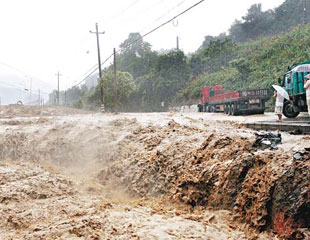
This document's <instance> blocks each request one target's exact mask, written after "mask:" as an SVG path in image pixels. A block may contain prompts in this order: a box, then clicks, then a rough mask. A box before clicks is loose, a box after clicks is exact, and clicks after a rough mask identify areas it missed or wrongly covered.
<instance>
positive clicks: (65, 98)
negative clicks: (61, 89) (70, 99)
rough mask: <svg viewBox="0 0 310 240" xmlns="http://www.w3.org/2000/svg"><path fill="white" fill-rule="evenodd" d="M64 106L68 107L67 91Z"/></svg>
mask: <svg viewBox="0 0 310 240" xmlns="http://www.w3.org/2000/svg"><path fill="white" fill-rule="evenodd" d="M64 105H65V106H66V105H67V90H65V103H64Z"/></svg>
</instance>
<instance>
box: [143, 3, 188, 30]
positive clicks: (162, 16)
mask: <svg viewBox="0 0 310 240" xmlns="http://www.w3.org/2000/svg"><path fill="white" fill-rule="evenodd" d="M184 2H186V0H183V1H181V2H179V3H178V4H177V5H176V6H175V7H173V8H171V9H169V10H168V11H167V12H166V13H164V14H163V15H161V16H160V17H159V18H157V19H156V20H154V21H153V22H152V23H151V24H154V23H156V22H158V21H159V20H161V19H162V18H164V17H165V16H167V15H168V14H169V13H170V12H172V11H173V10H175V9H176V8H178V7H179V6H181V5H182V4H183V3H184ZM145 29H146V28H144V29H142V30H141V31H140V32H143V31H144V30H145Z"/></svg>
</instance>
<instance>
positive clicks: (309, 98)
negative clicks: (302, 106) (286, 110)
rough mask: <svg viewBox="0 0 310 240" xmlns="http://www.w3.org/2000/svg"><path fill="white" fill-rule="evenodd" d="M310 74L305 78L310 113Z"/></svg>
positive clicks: (309, 112)
mask: <svg viewBox="0 0 310 240" xmlns="http://www.w3.org/2000/svg"><path fill="white" fill-rule="evenodd" d="M309 78H310V74H308V75H306V76H305V79H304V89H306V99H307V106H308V114H309V115H310V81H309Z"/></svg>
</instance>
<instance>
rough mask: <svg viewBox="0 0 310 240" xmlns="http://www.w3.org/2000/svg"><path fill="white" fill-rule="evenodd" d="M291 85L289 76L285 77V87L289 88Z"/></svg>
mask: <svg viewBox="0 0 310 240" xmlns="http://www.w3.org/2000/svg"><path fill="white" fill-rule="evenodd" d="M290 84H291V74H289V73H288V74H286V75H285V86H289V85H290Z"/></svg>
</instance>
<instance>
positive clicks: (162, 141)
mask: <svg viewBox="0 0 310 240" xmlns="http://www.w3.org/2000/svg"><path fill="white" fill-rule="evenodd" d="M225 124H227V123H225ZM254 142H255V138H254V135H253V137H252V138H251V137H250V138H248V137H242V136H237V135H235V136H230V135H228V134H226V133H224V132H222V133H217V132H214V131H212V130H210V128H208V127H207V128H204V129H202V128H195V127H193V126H186V125H180V124H178V123H176V122H174V121H171V122H169V123H168V124H167V125H166V126H164V127H162V128H158V127H156V126H147V127H142V128H141V127H140V128H138V129H136V130H135V131H133V132H132V134H131V135H129V136H127V137H126V138H125V139H124V140H123V142H122V145H120V146H119V150H118V151H119V153H120V155H119V156H118V157H117V158H116V159H115V161H114V162H113V163H112V164H111V165H110V166H109V167H108V168H105V169H103V170H102V171H101V173H100V174H99V175H98V177H99V179H100V180H101V182H102V183H106V182H109V181H111V182H113V183H115V187H117V186H118V185H121V186H124V188H125V189H126V191H127V192H128V193H130V194H133V195H134V196H139V197H142V196H144V197H145V196H148V197H151V196H153V197H154V196H160V195H162V194H165V195H168V196H170V198H171V199H174V200H178V201H181V202H184V203H186V204H188V205H190V206H192V207H197V206H212V207H215V208H218V209H227V210H230V211H233V213H234V217H235V218H237V219H239V220H240V221H242V222H246V223H248V224H249V225H250V226H252V227H254V228H256V229H257V230H258V231H260V232H262V231H266V230H273V231H275V232H276V233H277V234H278V235H279V236H280V237H283V238H287V239H288V238H296V237H298V238H301V239H306V238H307V235H308V229H309V214H310V209H309V206H310V205H309V196H310V192H309V188H308V183H309V174H310V169H309V168H307V166H308V165H309V164H310V162H309V152H307V151H306V152H304V153H302V154H301V155H302V157H301V158H299V160H296V159H295V160H293V153H290V152H284V151H282V150H281V149H280V150H278V151H270V150H260V149H257V148H256V147H253V143H254Z"/></svg>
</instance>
